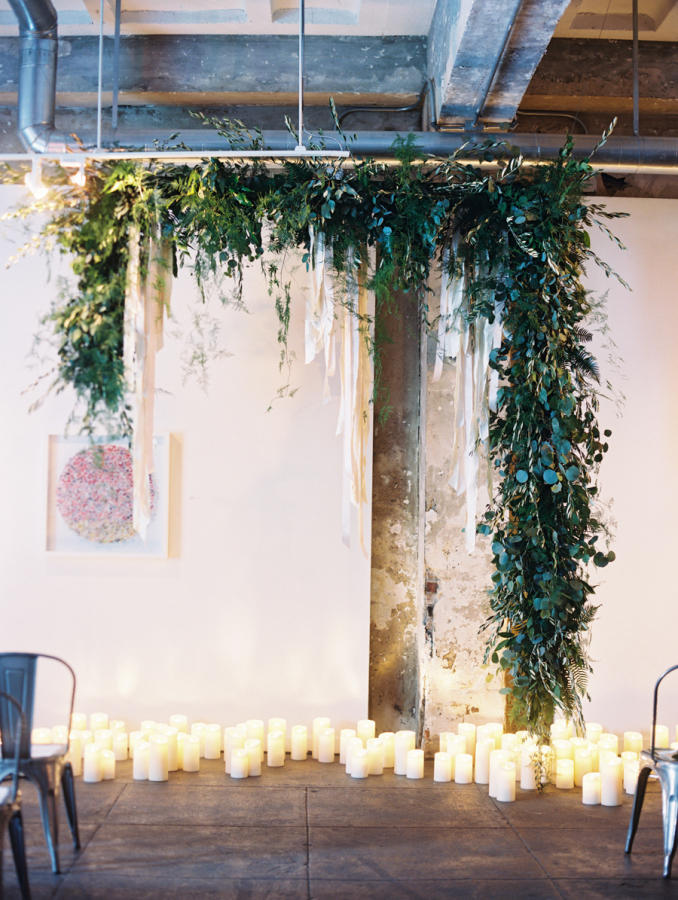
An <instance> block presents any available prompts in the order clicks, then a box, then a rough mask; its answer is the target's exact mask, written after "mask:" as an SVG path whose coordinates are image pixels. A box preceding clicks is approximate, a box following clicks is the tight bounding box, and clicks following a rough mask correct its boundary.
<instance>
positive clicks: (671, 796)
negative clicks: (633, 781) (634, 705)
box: [625, 665, 678, 878]
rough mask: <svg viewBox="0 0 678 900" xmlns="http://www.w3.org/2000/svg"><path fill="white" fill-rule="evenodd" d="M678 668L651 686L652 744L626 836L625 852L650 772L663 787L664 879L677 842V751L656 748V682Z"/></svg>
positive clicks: (646, 753) (642, 757)
mask: <svg viewBox="0 0 678 900" xmlns="http://www.w3.org/2000/svg"><path fill="white" fill-rule="evenodd" d="M676 669H678V665H675V666H671V668H670V669H667V670H666V672H664V674H663V675H662V676H661V678H659V680H658V681H657V683H656V684H655V686H654V705H653V712H652V746H651V747H650V749H649V750H643V751H642V752H641V754H640V772H639V774H638V784H637V785H636V793H635V796H634V798H633V808H632V810H631V821H630V822H629V830H628V834H627V837H626V850H625V852H626V853H630V852H631V847H632V846H633V839H634V837H635V835H636V831H637V830H638V821H639V820H640V811H641V809H642V807H643V800H644V799H645V788H646V787H647V780H648V778H649V777H650V774H651V773H652V772H654V773H655V774H656V775H657V777H658V778H659V783H660V785H661V789H662V818H663V822H664V871H663V875H664V878H670V877H671V866H672V864H673V857H674V855H675V852H676V845H677V827H676V826H677V825H678V751H676V750H670V749H666V748H663V747H655V745H654V742H655V733H656V727H657V696H658V692H659V685H660V684H661V683H662V681H663V680H664V679H665V678H666V676H667V675H668V674H669V673H670V672H673V671H675V670H676Z"/></svg>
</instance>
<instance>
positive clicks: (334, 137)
mask: <svg viewBox="0 0 678 900" xmlns="http://www.w3.org/2000/svg"><path fill="white" fill-rule="evenodd" d="M398 137H400V138H401V139H402V140H406V139H407V138H408V133H407V132H403V133H402V134H399V133H397V132H393V131H362V132H358V133H357V134H356V136H355V140H351V141H349V142H348V143H347V142H346V140H345V139H344V138H343V137H342V136H341V135H340V134H338V133H333V132H324V133H323V134H322V135H320V134H312V135H311V136H310V139H309V143H310V144H311V145H312V144H313V143H315V144H316V145H318V144H319V143H320V142H321V141H322V142H324V143H325V145H327V144H328V143H332V144H334V143H336V149H335V148H332V149H329V148H328V149H318V150H309V149H305V150H303V151H301V150H297V149H295V144H294V137H293V136H292V135H290V134H289V132H287V131H264V132H263V133H262V143H263V144H264V146H265V147H266V149H265V150H240V149H234V148H233V147H231V146H230V145H229V144H228V142H227V141H226V140H225V139H224V138H223V136H221V135H219V134H217V133H216V132H213V131H208V130H206V129H189V130H186V131H183V132H180V133H179V134H175V135H173V136H172V142H175V141H177V142H182V143H183V144H184V145H185V146H188V147H191V148H192V149H191V150H190V151H186V150H158V149H157V142H158V141H160V142H162V139H163V135H158V134H157V133H156V134H148V133H145V132H134V131H129V132H125V133H124V134H118V135H117V140H116V144H117V143H118V142H119V143H120V144H121V145H123V146H124V147H126V148H130V149H122V148H121V149H120V150H118V149H115V147H111V146H109V147H108V149H106V150H105V151H103V152H96V151H95V150H93V149H88V141H87V140H86V139H85V136H83V145H82V146H77V145H72V147H71V149H72V151H73V152H72V153H51V154H42V156H43V158H45V159H59V158H61V159H79V158H81V157H84V158H86V159H159V160H162V159H165V160H182V159H183V160H190V159H204V158H206V157H218V158H224V159H243V160H245V159H294V158H317V159H322V158H328V159H334V158H342V157H346V156H347V155H348V151H350V153H351V154H352V155H353V156H355V157H357V158H364V157H366V156H369V157H375V158H377V159H384V160H392V159H394V158H395V157H396V155H397V151H396V149H395V148H394V141H395V140H396V138H398ZM413 137H414V139H415V141H416V144H417V146H418V147H419V148H420V151H421V154H422V156H423V157H424V158H425V159H435V158H438V157H446V156H449V155H451V154H452V153H460V154H461V155H460V156H458V159H459V161H460V162H468V163H469V164H472V165H480V166H482V167H492V166H493V163H479V162H478V160H477V159H476V158H475V157H474V154H473V152H472V150H473V147H474V146H475V145H476V144H477V142H478V135H477V134H475V133H474V134H471V133H464V132H435V131H421V132H414V134H413ZM488 137H491V140H492V142H493V143H498V142H502V141H503V142H505V143H506V144H507V145H509V146H511V147H512V148H514V149H515V150H517V151H518V152H519V153H521V154H522V156H523V158H524V160H525V162H526V163H527V164H528V165H540V164H543V163H549V162H553V161H554V160H555V159H557V158H558V154H559V153H560V150H561V148H562V145H563V136H562V135H557V134H515V133H512V132H507V133H493V134H492V135H491V136H488ZM167 138H169V135H168V136H167ZM573 142H574V155H575V157H576V158H577V159H583V158H585V157H587V156H589V155H590V154H591V153H592V151H593V149H594V147H595V146H596V143H597V139H596V137H594V136H593V135H586V134H582V135H576V136H574V137H573ZM104 144H106V140H105V139H104ZM132 148H133V149H132ZM466 151H468V152H466ZM31 158H32V156H31V154H21V153H14V154H11V153H9V154H8V153H5V154H0V160H5V161H8V162H9V161H19V160H22V159H23V160H30V159H31ZM591 165H592V167H593V169H594V171H605V172H615V173H620V174H622V173H624V174H633V173H636V172H638V173H639V172H642V173H644V174H654V175H678V139H676V138H665V137H646V138H643V137H634V136H622V137H611V138H610V139H609V140H608V142H607V143H606V144H605V145H604V146H603V147H601V148H600V149H599V150H598V151H597V152H596V154H595V156H594V158H593V160H592V162H591Z"/></svg>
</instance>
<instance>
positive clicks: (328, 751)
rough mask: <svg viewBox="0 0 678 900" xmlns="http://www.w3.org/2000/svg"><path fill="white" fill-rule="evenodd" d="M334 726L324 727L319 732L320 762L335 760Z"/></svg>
mask: <svg viewBox="0 0 678 900" xmlns="http://www.w3.org/2000/svg"><path fill="white" fill-rule="evenodd" d="M334 744H335V740H334V728H323V729H322V731H320V732H319V734H318V762H321V763H333V762H334Z"/></svg>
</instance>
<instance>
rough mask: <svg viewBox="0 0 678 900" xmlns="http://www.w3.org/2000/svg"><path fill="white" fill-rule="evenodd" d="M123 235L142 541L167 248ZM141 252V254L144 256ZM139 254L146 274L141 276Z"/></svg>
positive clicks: (126, 354)
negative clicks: (126, 251) (126, 243)
mask: <svg viewBox="0 0 678 900" xmlns="http://www.w3.org/2000/svg"><path fill="white" fill-rule="evenodd" d="M143 243H144V244H145V246H143V247H142V238H141V236H140V233H139V229H138V228H137V227H136V226H134V227H132V228H131V229H130V234H129V263H128V269H127V286H126V293H125V334H124V344H123V362H124V366H125V378H126V381H127V385H128V390H129V391H130V394H131V400H132V423H133V434H132V481H133V525H134V529H135V531H136V532H137V533H138V534H139V536H140V537H141V539H142V540H145V539H146V534H147V530H148V526H149V523H150V521H151V513H152V508H151V506H152V504H151V480H150V476H151V474H152V472H153V469H154V465H153V416H154V406H155V357H156V353H157V352H158V351H159V350H160V349H162V345H163V323H164V316H165V312H166V311H167V310H168V309H169V300H170V291H171V272H172V268H171V263H172V260H171V245H170V243H169V241H166V240H163V239H162V237H161V236H160V234H159V233H158V234H154V235H152V236H150V237H149V238H146V239H145V241H144V242H143ZM144 251H145V252H144ZM142 253H143V255H144V256H146V259H147V263H146V272H145V273H144V272H142Z"/></svg>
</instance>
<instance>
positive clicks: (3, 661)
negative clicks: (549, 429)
mask: <svg viewBox="0 0 678 900" xmlns="http://www.w3.org/2000/svg"><path fill="white" fill-rule="evenodd" d="M41 659H42V660H52V661H53V662H54V663H57V664H59V665H61V666H64V667H65V669H66V670H67V672H68V673H69V675H70V698H69V705H68V724H67V735H68V730H70V724H71V718H72V715H73V700H74V698H75V672H74V671H73V669H72V668H71V667H70V666H69V665H68V663H67V662H65V661H64V660H63V659H60V658H59V657H58V656H50V655H49V654H46V653H0V689H2V690H3V691H5V692H6V693H7V694H9V695H10V697H12V698H14V700H15V701H16V702H17V703H19V705H20V706H21V709H22V710H23V714H24V718H25V723H26V727H25V729H24V731H22V733H21V737H20V739H19V738H18V737H17V732H16V729H17V721H18V720H17V717H16V713H15V711H14V708H13V706H12V705H11V704H10V703H9V702H8V701H6V700H4V699H3V698H2V697H0V730H1V731H2V735H3V743H2V758H1V759H0V780H1V779H2V778H4V777H5V774H6V773H7V772H9V771H10V770H11V767H12V765H13V760H12V759H11V758H10V750H11V749H13V748H14V746H15V743H16V741H17V740H18V741H19V745H20V761H19V775H20V777H22V778H26V779H28V780H29V781H32V782H33V783H34V784H35V785H36V787H37V789H38V796H39V798H40V815H41V817H42V825H43V829H44V831H45V838H46V840H47V848H48V850H49V855H50V858H51V861H52V871H53V872H54V874H55V875H57V874H59V849H58V848H59V820H58V816H57V798H58V796H59V788H60V787H61V788H62V790H63V793H64V803H65V806H66V816H67V818H68V824H69V826H70V829H71V834H72V836H73V847H74V849H75V850H79V849H80V834H79V831H78V813H77V809H76V805H75V784H74V781H73V769H72V767H71V764H70V762H67V761H66V759H65V756H66V753H67V752H68V736H67V740H66V743H65V744H32V743H31V732H32V729H33V713H34V704H35V696H36V673H37V665H38V660H41ZM5 735H7V741H5Z"/></svg>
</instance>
